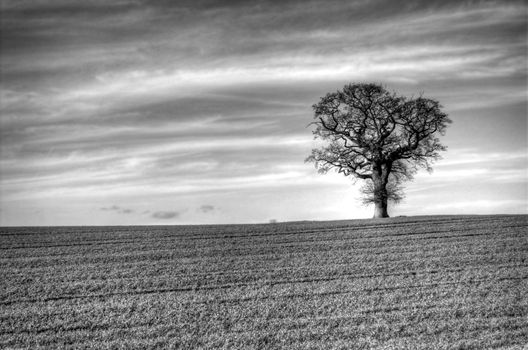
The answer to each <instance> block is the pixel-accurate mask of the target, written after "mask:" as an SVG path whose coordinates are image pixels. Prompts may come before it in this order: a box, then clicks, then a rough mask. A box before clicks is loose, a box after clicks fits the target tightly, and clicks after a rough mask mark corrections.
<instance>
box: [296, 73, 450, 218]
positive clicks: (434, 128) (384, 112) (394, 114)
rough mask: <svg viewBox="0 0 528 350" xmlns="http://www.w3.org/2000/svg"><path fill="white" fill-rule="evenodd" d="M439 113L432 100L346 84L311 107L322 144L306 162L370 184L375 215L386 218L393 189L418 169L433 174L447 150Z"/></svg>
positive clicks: (444, 118)
mask: <svg viewBox="0 0 528 350" xmlns="http://www.w3.org/2000/svg"><path fill="white" fill-rule="evenodd" d="M441 108H442V106H441V105H440V104H439V102H438V101H436V100H434V99H429V98H424V97H423V96H422V95H420V96H418V97H416V98H406V97H403V96H398V95H397V94H396V93H394V92H389V91H387V90H386V89H385V88H384V87H383V86H381V85H379V84H372V83H369V84H362V83H360V84H349V85H345V87H344V88H343V90H341V91H339V90H338V91H336V92H333V93H328V94H327V95H326V96H324V97H322V98H321V100H320V101H319V103H317V104H315V105H313V109H314V119H315V121H314V122H313V123H312V124H313V125H315V130H314V131H313V134H314V135H315V137H316V138H319V139H321V140H323V141H324V145H323V146H321V147H319V148H315V149H313V150H312V154H311V155H310V156H309V157H308V158H307V159H306V161H309V162H314V163H315V166H316V168H318V169H319V171H320V172H323V173H325V172H327V171H329V170H331V169H335V170H337V171H338V172H339V173H342V174H344V175H346V176H349V175H352V176H353V177H355V178H358V179H363V180H367V181H368V182H370V184H368V185H367V188H371V191H368V190H367V192H369V193H371V194H372V202H374V203H375V205H376V209H375V215H374V216H375V217H386V216H388V213H387V200H388V199H391V198H390V195H391V193H394V192H391V190H390V189H391V188H396V187H398V185H399V184H400V183H401V182H402V181H404V180H408V179H411V178H412V175H413V174H414V173H415V172H416V171H417V169H418V168H420V167H422V168H426V169H427V170H430V169H431V164H432V162H434V161H435V160H437V159H438V158H439V156H440V152H441V151H445V150H446V146H444V145H442V144H441V143H440V140H439V139H438V135H443V134H444V133H445V130H446V127H447V125H448V124H449V123H451V120H450V119H449V118H448V116H447V114H445V113H444V112H442V110H441ZM395 186H396V187H395ZM398 198H400V199H401V195H398ZM392 199H395V198H392Z"/></svg>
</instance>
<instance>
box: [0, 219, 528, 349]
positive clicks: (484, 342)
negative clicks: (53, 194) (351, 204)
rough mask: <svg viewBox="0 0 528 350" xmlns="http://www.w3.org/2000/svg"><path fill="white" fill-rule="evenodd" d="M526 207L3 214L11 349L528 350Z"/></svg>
mask: <svg viewBox="0 0 528 350" xmlns="http://www.w3.org/2000/svg"><path fill="white" fill-rule="evenodd" d="M527 228H528V216H451V217H449V216H444V217H414V218H413V217H409V218H391V219H386V220H377V221H376V220H356V221H338V222H300V223H285V224H265V225H222V226H148V227H146V226H144V227H132V226H131V227H40V228H0V263H1V270H0V281H1V284H0V285H1V286H0V348H14V349H19V348H27V349H39V348H42V349H44V348H45V349H48V348H75V349H82V348H96V349H105V348H112V349H114V348H115V349H134V348H137V349H143V348H159V349H165V348H169V349H170V348H172V349H190V348H192V349H218V348H219V349H232V348H235V349H280V348H283V349H393V348H396V349H483V348H508V349H522V348H524V346H528V345H527V344H528V297H527V295H528V233H527Z"/></svg>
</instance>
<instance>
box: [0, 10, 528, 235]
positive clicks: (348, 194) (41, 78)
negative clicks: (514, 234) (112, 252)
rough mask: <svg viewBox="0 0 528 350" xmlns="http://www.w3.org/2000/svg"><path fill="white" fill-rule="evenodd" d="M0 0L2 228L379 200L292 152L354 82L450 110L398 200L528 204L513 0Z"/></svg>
mask: <svg viewBox="0 0 528 350" xmlns="http://www.w3.org/2000/svg"><path fill="white" fill-rule="evenodd" d="M0 3H1V15H0V16H1V18H0V25H1V41H0V52H1V53H0V146H1V148H0V225H2V226H13V225H14V226H18V225H27V226H30V225H140V224H144V225H152V224H171V225H172V224H212V223H220V224H222V223H256V222H269V221H270V220H276V221H292V220H336V219H360V218H369V217H372V214H373V208H372V207H366V206H363V205H362V204H361V201H360V200H359V198H360V194H359V189H360V187H361V183H360V182H354V181H353V179H352V178H349V177H345V176H343V175H340V174H335V173H329V174H326V175H322V174H319V173H318V172H317V170H316V169H315V167H314V165H313V164H312V163H305V162H304V159H305V158H306V157H307V156H308V155H309V154H310V152H311V149H312V148H313V147H316V141H314V139H313V135H312V132H311V128H310V127H309V126H308V124H309V123H310V122H311V121H312V120H313V110H312V105H313V104H315V103H317V102H318V101H319V99H320V98H321V97H322V96H324V95H326V93H328V92H333V91H337V90H339V89H342V87H343V86H344V85H345V84H348V83H356V82H357V83H361V82H375V83H380V84H383V85H384V86H385V87H386V88H387V89H388V90H389V91H395V92H396V93H398V94H400V95H404V96H408V97H412V96H418V95H420V94H423V95H424V97H426V98H434V99H436V100H438V101H440V103H441V104H442V106H443V111H444V112H446V113H447V114H448V115H449V117H450V118H451V119H452V121H453V124H451V125H450V126H449V127H448V130H447V133H446V135H445V136H443V137H442V138H441V140H442V142H443V143H444V144H445V145H447V146H448V150H447V152H444V153H443V159H441V160H439V161H437V162H436V163H434V165H433V169H434V170H433V172H432V173H428V172H427V171H425V170H422V171H420V172H419V173H418V174H417V175H416V176H415V179H414V180H413V181H412V182H409V183H407V184H406V198H405V200H404V201H403V202H402V203H400V204H398V205H395V206H391V207H389V214H390V215H391V216H399V215H407V216H413V215H443V214H526V213H528V199H527V198H528V195H527V188H528V173H527V172H528V155H527V153H528V152H527V147H528V145H527V134H528V128H527V70H528V68H527V9H528V5H526V3H525V2H524V1H446V0H442V1H434V0H433V1H412V0H411V1H392V0H368V1H365V0H358V1H332V0H330V1H310V0H308V1H305V0H302V1H301V0H292V1H202V0H190V1H186V0H183V1H180V0H179V1H168V0H166V1H141V0H115V1H107V0H90V1H82V2H73V1H69V0H68V1H66V0H53V1H51V0H31V1H30V0H28V1H24V0H0Z"/></svg>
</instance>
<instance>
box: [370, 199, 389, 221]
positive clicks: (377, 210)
mask: <svg viewBox="0 0 528 350" xmlns="http://www.w3.org/2000/svg"><path fill="white" fill-rule="evenodd" d="M388 217H389V213H388V211H387V201H386V200H385V201H379V202H375V203H374V219H377V218H388Z"/></svg>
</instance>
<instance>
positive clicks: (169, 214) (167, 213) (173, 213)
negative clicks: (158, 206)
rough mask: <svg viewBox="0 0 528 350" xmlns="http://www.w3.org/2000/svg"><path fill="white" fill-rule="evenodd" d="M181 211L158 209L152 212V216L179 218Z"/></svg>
mask: <svg viewBox="0 0 528 350" xmlns="http://www.w3.org/2000/svg"><path fill="white" fill-rule="evenodd" d="M179 216H180V213H179V212H177V211H157V212H154V213H152V217H153V218H155V219H164V220H165V219H174V218H178V217H179Z"/></svg>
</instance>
